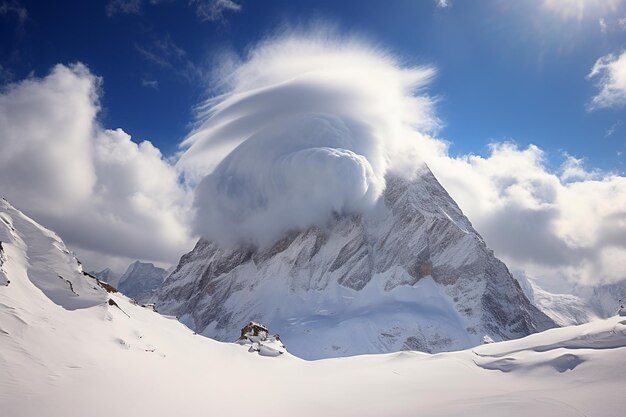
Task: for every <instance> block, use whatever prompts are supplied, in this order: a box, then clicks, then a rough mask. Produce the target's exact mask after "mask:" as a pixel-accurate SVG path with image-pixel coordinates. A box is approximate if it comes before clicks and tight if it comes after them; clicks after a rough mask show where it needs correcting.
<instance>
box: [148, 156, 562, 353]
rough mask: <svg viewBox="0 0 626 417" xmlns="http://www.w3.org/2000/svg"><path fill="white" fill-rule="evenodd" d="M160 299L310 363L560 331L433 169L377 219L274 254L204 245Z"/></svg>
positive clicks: (188, 317)
mask: <svg viewBox="0 0 626 417" xmlns="http://www.w3.org/2000/svg"><path fill="white" fill-rule="evenodd" d="M512 238H514V237H512ZM156 301H157V304H158V308H159V311H161V312H164V313H166V314H174V315H178V316H179V317H180V319H181V321H183V322H184V323H186V324H187V325H188V326H190V327H192V328H193V329H195V330H196V331H198V332H199V333H202V334H204V335H206V336H210V337H213V338H216V339H219V340H225V341H234V340H236V339H237V337H238V335H239V329H241V326H243V325H244V324H245V323H247V322H249V321H258V322H263V323H267V324H268V325H269V326H270V327H271V328H272V329H275V330H276V331H278V333H279V334H280V335H281V339H282V340H284V341H285V343H286V344H287V345H288V346H289V347H290V351H291V352H292V353H294V354H296V355H298V356H301V357H304V358H322V357H334V356H343V355H352V354H361V353H376V352H389V351H396V350H403V349H414V350H421V351H425V352H440V351H447V350H454V349H460V348H466V347H469V346H472V345H477V344H480V343H482V340H483V337H484V336H489V337H490V338H492V339H493V340H496V341H497V340H506V339H512V338H518V337H522V336H525V335H528V334H530V333H534V332H536V331H541V330H544V329H546V328H549V327H552V326H554V323H553V322H552V320H551V319H549V318H548V317H547V316H546V315H544V314H543V313H541V312H540V311H539V310H538V309H537V308H536V307H534V306H533V305H531V304H530V303H529V301H528V300H527V298H526V297H525V295H524V293H523V292H522V290H521V288H520V286H519V284H518V283H517V281H515V279H513V277H512V276H511V274H510V273H509V271H508V269H507V267H506V266H505V265H504V264H503V263H502V262H500V261H499V260H498V259H496V258H495V256H494V255H493V252H492V251H491V250H489V249H488V248H487V247H486V245H485V243H484V241H483V239H482V238H481V237H480V236H479V235H478V233H477V232H476V231H475V230H474V229H473V228H472V225H471V224H470V222H469V220H468V219H467V218H466V217H465V216H464V215H463V213H462V212H461V210H460V209H459V207H458V206H457V205H456V203H455V202H454V201H453V200H452V199H451V198H450V196H449V195H448V193H447V192H446V191H445V190H444V189H443V187H442V186H441V185H440V184H439V182H438V181H437V180H436V179H435V177H434V176H433V175H432V173H431V172H430V170H428V168H426V167H424V168H423V169H422V170H421V171H420V172H419V174H418V175H416V177H415V178H414V179H412V180H406V179H402V178H400V177H395V176H392V175H389V176H388V178H387V188H386V190H385V192H384V196H383V197H382V198H381V199H380V200H379V202H378V204H377V206H376V207H375V208H374V209H373V210H371V211H370V212H368V213H367V214H363V215H342V216H337V217H336V218H335V219H334V220H333V221H332V222H330V224H327V225H324V226H323V227H320V226H312V227H310V228H308V229H307V230H303V231H294V232H292V233H289V234H287V235H286V236H284V237H283V238H282V239H280V240H279V241H278V242H276V243H275V244H274V245H272V246H271V247H268V248H263V249H254V248H245V247H238V248H220V247H218V246H217V245H215V244H214V243H212V242H208V241H206V240H200V241H199V242H198V243H197V245H196V247H195V248H194V249H193V250H192V251H191V252H190V253H188V254H186V255H184V256H183V257H182V258H181V260H180V263H179V264H178V266H177V267H176V269H175V270H174V271H173V272H172V274H171V275H170V276H169V277H168V278H167V279H166V281H165V282H164V284H163V286H162V287H161V288H160V289H159V291H158V295H157V298H156Z"/></svg>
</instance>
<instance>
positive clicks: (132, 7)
mask: <svg viewBox="0 0 626 417" xmlns="http://www.w3.org/2000/svg"><path fill="white" fill-rule="evenodd" d="M142 3H143V0H109V1H108V2H107V4H106V8H105V10H106V14H107V16H109V17H111V16H113V15H116V14H118V13H121V14H137V13H139V12H141V8H142Z"/></svg>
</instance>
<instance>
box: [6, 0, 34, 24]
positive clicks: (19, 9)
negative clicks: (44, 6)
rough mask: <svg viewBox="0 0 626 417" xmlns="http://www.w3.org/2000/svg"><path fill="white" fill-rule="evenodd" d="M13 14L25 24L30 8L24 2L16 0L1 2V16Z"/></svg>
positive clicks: (20, 22)
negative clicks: (27, 8) (23, 4)
mask: <svg viewBox="0 0 626 417" xmlns="http://www.w3.org/2000/svg"><path fill="white" fill-rule="evenodd" d="M10 14H13V15H15V16H16V17H17V20H18V22H19V24H20V25H21V24H23V23H24V22H25V21H26V19H28V10H26V8H25V7H24V6H22V4H21V3H20V2H18V1H15V0H7V1H2V2H0V16H7V15H10Z"/></svg>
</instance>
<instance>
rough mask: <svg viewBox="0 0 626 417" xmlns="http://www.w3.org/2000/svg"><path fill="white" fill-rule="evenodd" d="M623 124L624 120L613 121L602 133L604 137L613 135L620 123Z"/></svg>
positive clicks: (620, 125)
mask: <svg viewBox="0 0 626 417" xmlns="http://www.w3.org/2000/svg"><path fill="white" fill-rule="evenodd" d="M623 124H624V122H622V121H621V120H618V121H617V122H615V123H613V124H612V125H611V126H610V127H609V128H608V129H607V130H606V133H605V134H604V137H605V138H608V137H610V136H613V134H615V132H617V130H618V129H619V128H620V127H622V125H623Z"/></svg>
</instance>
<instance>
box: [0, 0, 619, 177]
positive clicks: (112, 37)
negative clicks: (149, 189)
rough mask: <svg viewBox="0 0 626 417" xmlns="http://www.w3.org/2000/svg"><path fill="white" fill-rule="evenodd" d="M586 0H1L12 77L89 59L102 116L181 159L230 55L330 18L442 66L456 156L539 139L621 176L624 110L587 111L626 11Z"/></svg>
mask: <svg viewBox="0 0 626 417" xmlns="http://www.w3.org/2000/svg"><path fill="white" fill-rule="evenodd" d="M584 1H585V0H565V1H564V2H561V4H563V5H564V6H563V7H562V10H559V9H558V7H556V6H555V7H554V8H551V7H547V6H546V5H545V4H543V3H544V2H542V1H541V0H535V1H528V2H523V4H515V5H514V4H513V3H522V2H508V1H498V0H485V1H467V0H465V1H463V0H457V1H454V0H451V1H449V2H448V7H441V5H440V4H438V3H437V2H436V1H434V0H423V1H400V0H397V1H391V2H383V1H367V2H366V1H341V2H337V1H302V2H296V1H245V2H244V1H242V2H238V3H237V5H238V6H240V7H239V10H223V11H222V12H223V13H222V14H221V15H217V16H214V18H213V19H207V16H204V18H203V16H202V15H199V14H198V7H199V6H202V4H206V5H209V6H210V3H211V2H205V3H203V2H195V3H194V2H191V3H188V2H186V1H163V0H161V1H149V0H146V1H138V0H131V1H114V2H104V1H88V2H85V1H65V2H47V1H20V2H17V1H13V0H3V1H2V2H0V4H2V5H3V8H0V19H1V21H2V25H0V36H1V39H2V42H0V65H2V82H3V83H7V82H10V81H18V80H21V79H23V78H25V77H27V76H29V74H34V75H35V76H44V75H45V74H47V73H48V71H49V70H50V68H51V67H53V66H54V65H55V64H57V63H65V64H69V63H73V62H77V61H79V62H82V63H84V64H85V65H87V66H88V67H89V68H90V70H91V71H92V72H93V73H94V74H96V75H98V76H100V77H102V79H103V81H104V84H103V90H104V94H103V96H102V100H101V104H102V107H103V111H102V113H101V114H100V121H101V123H102V124H103V125H104V126H106V127H108V128H115V127H123V128H124V130H125V131H126V132H128V133H130V134H131V135H132V137H133V139H134V140H137V141H139V140H143V139H148V140H150V141H152V142H153V143H154V144H155V146H157V147H158V148H160V149H161V150H162V152H163V153H164V154H166V155H169V154H172V153H173V152H175V151H176V149H177V144H178V143H179V142H180V140H181V139H182V138H183V137H185V135H186V134H187V133H188V132H189V130H190V123H191V122H192V121H193V107H194V105H196V104H197V103H199V102H200V101H201V100H202V99H203V98H205V97H206V96H207V95H209V94H211V92H212V89H213V88H214V86H213V85H212V84H211V77H210V74H211V70H212V68H214V67H215V66H216V64H217V63H219V62H220V59H222V58H223V57H224V56H232V55H239V56H243V55H245V52H246V50H247V49H248V48H249V47H250V46H251V45H253V44H254V43H255V42H257V41H258V40H259V39H261V38H263V37H264V36H267V35H270V34H272V33H275V32H276V31H277V30H280V28H281V27H284V26H290V27H293V26H298V25H304V26H306V25H309V24H310V23H311V22H313V21H324V22H326V23H329V24H332V25H334V26H336V27H337V29H338V30H339V31H340V32H345V33H349V34H357V35H358V36H361V37H364V38H366V39H367V40H368V41H370V42H373V43H375V44H379V45H381V46H382V47H384V48H387V49H390V50H391V51H392V52H393V53H394V54H396V55H398V56H400V57H402V58H403V59H404V60H406V62H407V63H411V64H430V65H434V66H435V67H436V68H437V69H438V75H437V78H436V80H435V82H434V83H432V84H431V85H430V87H429V93H430V94H431V95H435V96H438V97H439V102H438V105H437V114H438V115H439V117H440V118H441V119H442V121H443V123H444V128H443V129H442V130H441V132H440V133H439V136H441V137H442V138H444V139H446V140H448V141H450V142H452V143H453V146H452V148H451V153H452V154H453V155H455V154H466V153H477V154H485V153H486V152H487V145H488V144H489V143H490V142H493V141H498V142H501V141H504V140H513V141H515V142H516V143H518V144H519V145H520V146H522V147H524V146H525V145H528V144H530V143H534V144H537V145H538V146H540V147H541V148H542V149H543V150H545V151H547V153H548V157H549V158H550V160H551V161H552V160H554V162H553V164H554V166H555V167H556V165H557V164H558V163H559V161H560V158H561V154H562V152H567V153H569V154H571V155H573V156H576V157H577V158H584V160H585V165H586V166H587V167H590V168H599V169H602V170H607V171H616V172H620V173H621V172H623V171H624V165H623V160H624V158H625V157H624V155H623V154H622V152H623V151H624V148H625V142H626V140H625V138H626V126H624V125H623V123H624V122H626V115H625V114H624V109H623V107H620V106H613V107H611V108H601V109H596V110H593V111H589V109H588V106H587V105H588V103H589V102H590V100H591V99H592V97H593V96H594V95H595V94H597V92H598V88H597V86H596V82H595V81H594V80H590V79H588V78H587V75H588V74H589V72H590V71H591V68H592V67H593V65H594V63H595V62H596V61H597V60H598V59H599V58H600V57H602V56H605V55H607V54H610V53H613V54H619V53H620V52H621V51H622V49H623V48H624V45H625V41H626V30H624V29H623V28H622V26H621V25H620V24H619V19H620V18H621V17H624V16H626V7H624V5H623V4H622V2H615V7H598V6H597V4H596V1H595V0H586V1H587V3H589V4H588V5H587V6H586V8H585V7H583V13H582V14H578V13H574V12H572V13H568V10H570V11H571V10H578V9H577V7H579V6H580V5H581V4H582V3H583V2H584ZM546 3H550V2H549V1H546ZM607 3H612V0H608V1H607ZM559 7H560V6H559ZM207 10H208V9H207ZM611 130H613V132H612V133H611V134H610V135H609V134H608V132H610V131H611Z"/></svg>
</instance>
